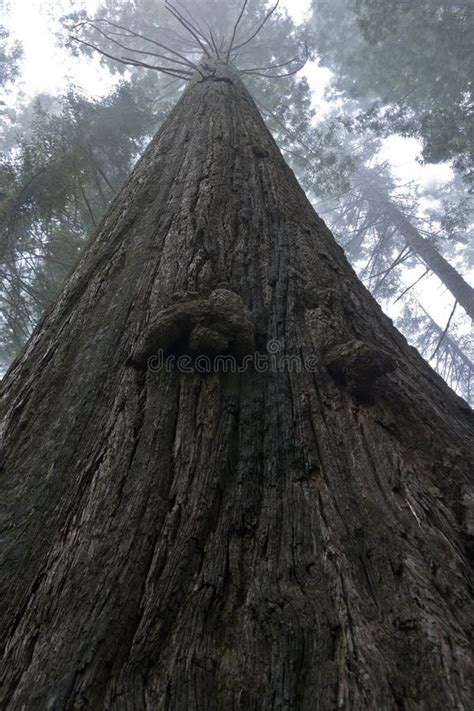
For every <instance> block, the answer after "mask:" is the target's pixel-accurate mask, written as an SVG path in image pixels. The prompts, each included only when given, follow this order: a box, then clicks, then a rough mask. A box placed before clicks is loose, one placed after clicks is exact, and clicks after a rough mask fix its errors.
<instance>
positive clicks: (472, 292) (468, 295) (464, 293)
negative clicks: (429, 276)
mask: <svg viewBox="0 0 474 711" xmlns="http://www.w3.org/2000/svg"><path fill="white" fill-rule="evenodd" d="M374 194H375V195H376V197H377V200H379V201H380V202H381V203H382V204H383V207H384V210H385V212H386V214H387V215H388V216H389V217H390V219H391V221H392V222H393V224H394V225H395V227H396V228H397V230H398V231H399V232H400V234H401V235H403V237H404V238H405V240H406V243H407V245H409V247H410V248H411V249H412V250H413V252H414V253H415V254H417V255H418V256H419V257H420V258H421V259H422V260H423V262H424V263H425V264H426V266H427V267H429V268H430V270H431V271H432V272H433V274H436V276H437V277H438V279H440V281H441V282H442V283H443V284H444V285H445V287H446V288H447V289H449V291H450V292H451V294H452V295H453V296H454V298H455V299H456V301H457V302H458V303H459V304H461V306H462V307H463V309H464V310H465V312H466V313H467V314H468V316H470V318H471V319H472V320H473V321H474V289H473V288H472V286H470V285H469V284H468V283H467V281H466V280H465V279H464V278H463V277H462V276H461V274H460V273H459V272H458V271H457V270H456V269H455V268H454V267H452V266H451V264H449V262H448V261H446V259H445V258H444V257H443V255H442V254H440V253H439V252H438V250H437V249H436V247H435V246H434V244H433V243H432V242H430V240H428V239H426V237H423V235H421V234H420V233H419V231H418V230H417V229H416V227H415V226H414V225H412V223H411V222H410V220H408V219H407V217H405V215H404V214H403V212H402V211H401V210H400V209H399V208H398V207H397V205H395V203H393V202H392V201H391V200H390V199H389V198H387V196H385V195H383V194H382V193H380V192H379V191H378V190H375V193H374ZM372 197H373V194H372Z"/></svg>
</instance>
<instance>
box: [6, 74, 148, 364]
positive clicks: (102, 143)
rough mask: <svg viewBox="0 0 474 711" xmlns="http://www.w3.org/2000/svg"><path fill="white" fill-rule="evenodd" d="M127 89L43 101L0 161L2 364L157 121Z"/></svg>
mask: <svg viewBox="0 0 474 711" xmlns="http://www.w3.org/2000/svg"><path fill="white" fill-rule="evenodd" d="M136 99H137V97H136V96H135V97H134V96H133V94H132V91H131V88H130V86H127V85H122V86H120V87H119V88H118V89H117V90H116V92H115V93H114V94H113V95H112V96H110V97H108V98H107V99H106V100H105V101H103V102H100V103H99V102H93V101H90V100H88V99H86V98H85V97H83V96H81V95H80V94H78V93H75V92H72V91H71V92H69V93H68V95H67V96H65V97H64V98H63V100H62V101H61V102H60V111H59V112H58V113H56V114H52V113H49V112H48V111H46V110H45V109H44V108H43V107H42V105H41V103H40V102H37V103H36V105H35V108H34V119H33V121H32V125H31V127H30V130H29V132H28V135H27V136H25V137H23V138H21V139H20V141H19V143H18V145H17V146H16V148H15V149H14V150H13V151H11V152H10V153H9V154H7V155H4V156H3V159H2V160H1V161H0V270H1V277H2V284H3V288H2V290H1V291H0V328H1V331H2V333H3V341H4V362H7V361H8V359H9V357H10V355H11V353H12V352H13V351H15V350H16V349H18V347H19V346H20V345H22V344H23V343H24V341H25V340H26V338H27V337H28V336H29V334H30V333H31V330H32V328H33V326H34V324H35V323H36V322H37V320H38V318H39V316H40V315H41V314H42V312H43V311H44V309H45V308H46V306H47V305H48V304H49V303H50V301H51V300H52V299H53V298H54V297H55V296H56V294H57V293H58V290H59V288H60V287H61V285H62V283H63V281H64V278H65V276H66V275H67V274H68V273H69V272H70V270H71V268H72V267H73V265H74V263H75V261H76V259H77V255H78V252H79V250H80V248H81V245H82V244H83V241H84V238H85V237H86V236H87V235H88V234H89V233H90V232H91V230H92V229H94V227H95V226H96V225H97V223H98V221H99V220H100V217H101V216H102V214H103V212H104V211H105V209H106V208H107V206H108V204H109V202H110V200H111V198H112V197H113V196H114V195H115V193H116V191H117V190H118V188H119V187H120V186H121V184H122V183H123V182H124V180H125V179H126V177H127V176H128V174H129V172H130V169H131V167H132V165H133V162H134V161H135V160H136V158H137V157H138V155H139V154H140V153H141V151H142V149H143V147H144V142H145V141H146V137H147V136H149V135H150V134H151V133H153V131H154V129H155V124H156V121H157V118H156V116H155V114H154V113H153V111H152V110H150V107H149V106H147V105H146V103H145V104H144V105H140V104H138V103H137V101H136Z"/></svg>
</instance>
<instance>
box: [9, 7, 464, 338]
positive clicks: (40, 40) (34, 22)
mask: <svg viewBox="0 0 474 711" xmlns="http://www.w3.org/2000/svg"><path fill="white" fill-rule="evenodd" d="M98 4H99V0H54V1H53V0H3V2H2V0H0V22H3V24H5V25H6V26H7V27H8V28H9V30H10V32H11V34H12V35H13V36H14V38H16V39H18V40H20V42H21V43H22V45H23V52H24V58H23V62H22V66H21V76H20V79H19V80H17V82H16V84H15V87H14V89H13V90H12V91H11V92H10V95H9V96H4V97H2V98H3V99H4V100H5V102H6V104H7V105H9V106H13V105H14V103H15V102H16V101H18V99H19V98H20V97H21V96H23V99H29V98H31V97H33V96H35V95H36V94H38V93H42V92H45V93H52V94H54V93H59V92H61V91H64V90H66V89H67V87H68V85H69V84H70V83H74V84H75V85H76V86H78V87H80V88H81V89H82V90H83V91H84V92H85V93H87V94H88V95H90V96H92V97H95V98H99V97H100V96H103V95H106V94H107V93H109V91H110V90H111V88H112V86H113V83H114V80H113V79H112V78H111V76H110V74H109V72H108V71H107V70H106V69H104V68H103V67H102V66H101V65H100V62H99V58H98V57H93V58H87V57H84V56H83V55H80V56H79V57H72V56H71V55H70V54H69V53H67V52H66V51H64V49H62V48H60V46H59V44H58V37H57V35H58V34H61V33H63V32H64V30H63V28H62V27H61V25H60V23H59V17H60V16H61V15H64V14H66V13H68V12H70V11H71V10H80V9H85V10H87V11H88V12H91V13H92V12H93V11H94V10H95V8H96V7H97V5H98ZM310 6H311V0H282V1H281V3H280V7H279V10H278V11H279V12H287V13H288V14H289V15H290V16H291V17H292V18H293V20H294V21H295V22H297V23H299V22H302V21H303V19H304V18H305V16H306V15H307V14H308V13H309V11H310ZM2 15H3V18H2ZM303 71H304V73H305V75H306V77H307V79H308V82H309V85H310V88H311V91H312V97H313V106H314V108H315V109H316V112H317V116H318V117H321V118H322V117H324V115H326V114H327V112H328V110H329V109H330V108H333V107H334V103H332V104H331V103H330V102H328V101H327V99H326V98H325V90H326V88H327V87H328V86H329V85H330V83H331V77H332V73H331V71H330V70H329V69H327V68H325V67H320V66H319V64H318V62H314V61H313V62H308V64H307V65H306V67H305V68H304V70H303ZM420 149H421V146H420V142H419V141H418V140H417V139H415V138H406V137H402V136H398V135H394V136H390V137H389V138H387V139H385V140H384V141H383V144H382V150H381V153H380V157H381V158H382V159H384V160H385V159H387V160H388V161H389V162H390V164H391V166H392V171H393V173H394V175H395V177H396V178H397V180H399V181H400V183H406V182H409V181H411V180H413V181H415V182H416V183H417V184H418V185H419V186H420V187H421V188H422V189H423V188H425V189H426V188H430V187H433V186H434V185H443V184H445V183H447V182H449V181H450V180H451V178H452V175H453V172H452V170H451V168H450V166H449V165H448V164H439V165H421V164H420V162H419V158H420ZM412 276H413V275H412V274H410V275H408V278H409V279H410V280H411V279H412ZM415 278H416V276H415ZM417 293H418V294H419V296H420V298H422V299H423V301H424V302H425V303H426V299H427V300H428V303H431V307H432V308H431V313H432V315H433V317H434V318H436V320H437V321H438V323H439V324H440V325H441V324H443V322H444V321H445V320H446V319H447V317H448V316H449V312H450V309H451V308H452V303H451V301H452V300H451V299H450V298H446V294H442V293H441V292H440V285H439V282H438V280H437V279H436V277H432V278H427V279H426V280H424V281H423V282H421V284H420V286H419V287H417ZM433 295H436V298H433ZM391 315H392V317H395V316H396V312H395V311H394V312H393V313H392V314H391Z"/></svg>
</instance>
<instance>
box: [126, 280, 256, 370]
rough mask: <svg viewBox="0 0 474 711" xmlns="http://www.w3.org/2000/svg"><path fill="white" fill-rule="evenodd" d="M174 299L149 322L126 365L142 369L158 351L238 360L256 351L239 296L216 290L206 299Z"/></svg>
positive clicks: (191, 295) (192, 296) (184, 296)
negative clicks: (230, 357) (232, 357)
mask: <svg viewBox="0 0 474 711" xmlns="http://www.w3.org/2000/svg"><path fill="white" fill-rule="evenodd" d="M177 298H178V299H179V300H178V301H176V300H175V301H174V303H172V304H171V305H170V306H168V307H166V308H165V309H163V310H162V311H160V312H159V313H158V314H157V315H156V317H155V318H154V319H153V321H152V322H151V323H150V325H149V326H148V328H147V330H146V333H145V334H144V336H143V338H142V339H141V340H140V342H139V343H138V346H137V347H136V348H135V349H134V351H133V353H132V355H131V357H130V358H129V360H128V364H129V365H133V366H134V367H137V368H145V367H146V365H147V362H148V359H149V358H150V357H151V356H155V355H158V353H159V352H161V353H162V354H163V355H164V356H167V355H171V354H173V355H184V354H189V355H191V356H193V357H197V356H199V355H205V356H209V357H215V356H218V355H231V356H234V357H235V358H236V359H237V360H239V361H240V360H242V358H243V357H244V356H245V355H249V354H251V353H253V352H254V351H255V326H254V320H253V317H252V314H251V312H250V310H249V309H248V308H247V306H246V305H245V304H244V302H243V301H242V299H241V298H240V296H239V295H238V294H236V293H235V292H233V291H230V290H229V289H222V288H219V289H215V290H214V291H212V292H211V293H210V295H209V296H208V297H202V296H199V295H197V294H195V293H189V292H188V293H186V292H184V293H182V294H179V295H178V296H177ZM175 299H176V297H175Z"/></svg>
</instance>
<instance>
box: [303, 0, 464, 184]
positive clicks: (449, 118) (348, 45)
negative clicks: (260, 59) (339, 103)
mask: <svg viewBox="0 0 474 711" xmlns="http://www.w3.org/2000/svg"><path fill="white" fill-rule="evenodd" d="M313 8H314V10H313V26H314V32H315V33H316V36H317V46H318V50H319V52H320V54H321V57H322V60H323V62H324V63H327V64H328V65H329V66H330V67H331V68H332V69H333V70H334V72H335V75H336V77H337V85H338V87H339V88H340V89H341V90H342V91H344V92H347V93H348V94H349V95H350V96H352V97H355V98H357V100H358V101H360V102H361V108H362V111H363V113H364V114H365V118H366V121H367V123H368V124H369V125H370V126H371V127H372V128H373V129H376V130H378V131H379V132H381V133H382V134H387V133H388V132H396V133H402V134H405V135H411V136H417V137H420V138H421V139H422V140H423V157H424V158H425V160H427V161H429V162H439V161H446V160H453V164H454V166H455V167H456V168H457V170H459V171H460V172H461V173H462V174H463V175H464V176H465V177H466V178H467V179H468V180H469V181H471V180H472V161H473V158H472V145H473V143H474V141H473V138H474V136H473V133H472V126H473V121H472V111H473V104H472V77H473V76H474V65H473V58H472V51H471V39H470V38H471V37H472V35H473V32H474V5H473V4H472V2H470V1H467V2H464V1H463V0H460V2H456V1H454V2H444V0H420V1H417V2H398V1H397V0H380V1H379V0H331V1H330V2H328V1H327V0H314V3H313Z"/></svg>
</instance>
